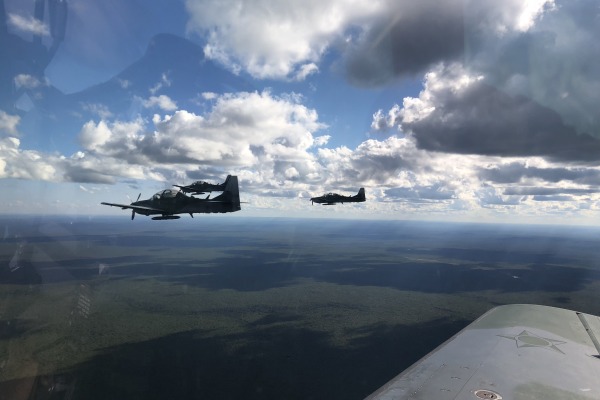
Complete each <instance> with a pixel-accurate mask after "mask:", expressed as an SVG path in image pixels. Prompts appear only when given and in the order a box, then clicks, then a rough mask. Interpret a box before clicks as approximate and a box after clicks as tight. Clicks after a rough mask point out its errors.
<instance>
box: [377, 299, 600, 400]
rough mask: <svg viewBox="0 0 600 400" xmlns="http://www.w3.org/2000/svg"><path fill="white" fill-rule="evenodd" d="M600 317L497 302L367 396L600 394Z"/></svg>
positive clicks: (525, 398) (442, 398) (577, 399)
mask: <svg viewBox="0 0 600 400" xmlns="http://www.w3.org/2000/svg"><path fill="white" fill-rule="evenodd" d="M599 339H600V318H599V317H597V316H594V315H589V314H582V313H577V312H575V311H570V310H565V309H560V308H554V307H546V306H538V305H528V304H517V305H508V306H501V307H496V308H494V309H492V310H490V311H488V312H487V313H485V314H484V315H483V316H481V317H480V318H479V319H477V320H476V321H475V322H473V323H472V324H470V325H469V326H467V327H466V328H465V329H463V330H462V331H461V332H459V333H458V334H457V335H455V336H454V337H453V338H451V339H450V340H448V341H447V342H446V343H444V344H443V345H441V346H440V347H438V348H437V349H436V350H434V351H433V352H431V353H429V354H428V355H427V356H425V357H424V358H422V359H421V360H419V361H418V362H417V363H416V364H414V365H413V366H411V367H410V368H408V369H407V370H406V371H404V372H402V373H401V374H400V375H398V376H397V377H395V378H394V379H392V380H391V381H390V382H388V383H387V384H385V385H384V386H383V387H381V388H380V389H379V390H377V391H376V392H375V393H373V394H372V395H370V396H369V397H367V399H370V400H374V399H378V400H381V399H386V400H387V399H422V400H431V399H435V400H449V399H452V400H455V399H461V400H468V399H472V400H478V399H489V400H500V399H505V400H513V399H515V400H519V399H521V400H534V399H543V400H558V399H560V400H565V399H568V400H587V399H600V357H599V351H600V348H599V347H600V345H598V340H599Z"/></svg>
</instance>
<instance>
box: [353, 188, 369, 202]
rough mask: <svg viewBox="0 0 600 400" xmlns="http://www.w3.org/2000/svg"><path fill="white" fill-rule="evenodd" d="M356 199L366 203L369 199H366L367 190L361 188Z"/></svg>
mask: <svg viewBox="0 0 600 400" xmlns="http://www.w3.org/2000/svg"><path fill="white" fill-rule="evenodd" d="M354 197H356V198H357V199H358V200H359V201H365V200H366V199H367V198H366V197H365V188H360V190H359V191H358V194H357V195H356V196H354Z"/></svg>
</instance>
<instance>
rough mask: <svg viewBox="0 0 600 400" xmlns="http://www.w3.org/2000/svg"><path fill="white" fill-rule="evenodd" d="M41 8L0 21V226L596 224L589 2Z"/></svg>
mask: <svg viewBox="0 0 600 400" xmlns="http://www.w3.org/2000/svg"><path fill="white" fill-rule="evenodd" d="M38 3H41V4H45V5H46V3H45V2H44V1H39V2H38ZM52 3H53V4H54V5H55V8H54V9H52V10H48V7H49V6H48V5H46V8H45V13H44V15H43V16H40V15H39V14H37V17H38V18H36V14H35V12H34V5H33V2H21V1H18V0H4V2H3V5H4V7H3V9H0V11H2V14H4V15H3V18H2V19H3V20H4V22H0V24H1V25H0V30H2V31H3V32H5V33H2V35H0V36H2V38H3V39H2V40H0V58H2V59H3V60H10V61H9V62H6V63H5V62H3V63H1V64H2V65H0V79H1V81H0V179H2V183H1V184H2V187H3V188H4V190H2V191H1V193H0V204H1V205H0V214H7V213H8V214H10V213H18V214H67V215H83V216H85V215H90V216H94V215H119V214H120V213H123V217H124V218H125V217H128V214H127V213H125V212H124V211H121V210H119V209H114V208H109V207H104V206H101V205H100V204H99V203H100V202H101V201H108V202H117V203H122V202H128V201H129V200H128V199H129V198H131V199H133V198H136V197H137V196H138V194H139V193H141V196H142V198H148V197H150V196H151V195H152V194H153V193H154V192H157V191H159V190H162V189H165V188H168V187H170V185H172V184H185V183H191V182H192V181H194V180H198V179H201V180H208V181H212V182H214V183H220V182H222V181H223V180H224V179H225V177H226V176H227V175H228V174H232V175H237V176H238V177H239V181H240V190H241V197H242V201H246V202H247V203H246V204H243V205H242V208H243V210H242V211H241V212H240V213H242V214H245V215H249V216H266V217H279V216H298V217H318V218H323V217H340V218H369V219H371V218H372V219H427V220H450V221H478V222H515V223H524V222H526V223H552V224H597V223H599V222H600V217H599V214H598V211H599V209H600V195H599V194H598V187H599V186H600V107H598V104H600V101H599V100H600V42H599V41H598V40H597V38H598V37H600V2H598V1H597V0H594V1H592V0H569V1H562V0H529V1H523V0H504V1H496V0H446V1H443V2H440V1H435V0H418V1H417V0H410V1H409V0H328V1H322V0H254V1H241V0H229V1H222V0H180V1H168V0H145V1H142V0H129V1H122V0H106V1H102V2H97V1H94V0H70V1H61V0H57V1H53V2H52ZM50 11H52V12H50ZM360 187H364V188H365V189H366V193H367V201H366V202H365V203H362V204H352V205H347V204H345V205H338V206H335V207H323V206H316V205H315V206H313V205H311V204H310V201H309V198H310V197H312V196H317V195H321V194H324V193H326V192H337V193H340V194H345V195H351V194H355V193H356V192H358V189H359V188H360ZM237 214H239V213H237Z"/></svg>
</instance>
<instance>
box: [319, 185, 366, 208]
mask: <svg viewBox="0 0 600 400" xmlns="http://www.w3.org/2000/svg"><path fill="white" fill-rule="evenodd" d="M365 200H366V198H365V188H360V190H359V191H358V194H356V195H355V196H343V195H341V194H337V193H327V194H324V195H323V196H319V197H312V198H311V199H310V202H311V203H312V204H315V203H321V204H323V205H324V206H332V205H334V204H336V203H342V204H344V203H361V202H363V201H365Z"/></svg>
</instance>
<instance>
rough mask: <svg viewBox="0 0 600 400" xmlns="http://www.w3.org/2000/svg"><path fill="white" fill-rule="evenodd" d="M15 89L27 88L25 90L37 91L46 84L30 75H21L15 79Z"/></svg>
mask: <svg viewBox="0 0 600 400" xmlns="http://www.w3.org/2000/svg"><path fill="white" fill-rule="evenodd" d="M14 82H15V87H16V88H17V89H20V88H22V87H23V88H25V89H35V88H37V87H40V86H42V85H44V83H42V82H40V80H39V79H38V78H36V77H35V76H32V75H28V74H19V75H17V76H15V78H14Z"/></svg>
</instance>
